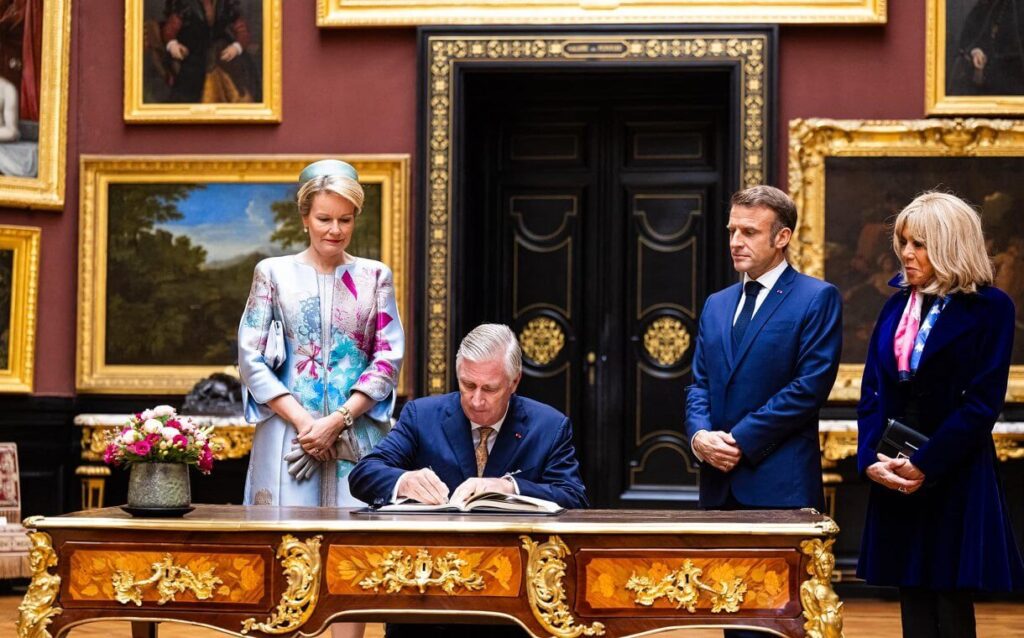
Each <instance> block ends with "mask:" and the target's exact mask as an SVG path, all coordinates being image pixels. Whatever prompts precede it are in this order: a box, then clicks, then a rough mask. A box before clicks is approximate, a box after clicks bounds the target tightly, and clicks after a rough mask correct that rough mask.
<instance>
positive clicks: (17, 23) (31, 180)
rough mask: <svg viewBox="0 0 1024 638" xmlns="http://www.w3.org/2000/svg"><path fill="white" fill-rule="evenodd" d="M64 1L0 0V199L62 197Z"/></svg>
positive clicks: (36, 203) (20, 201) (44, 203)
mask: <svg viewBox="0 0 1024 638" xmlns="http://www.w3.org/2000/svg"><path fill="white" fill-rule="evenodd" d="M69 5H70V3H69V2H58V1H56V0H0V204H2V205H8V206H29V207H34V208H60V207H61V206H62V205H63V204H64V162H65V148H66V146H65V144H66V140H65V121H66V120H65V118H66V114H67V91H66V90H65V88H64V87H66V86H67V76H68V49H69V46H68V41H69V38H70V16H71V9H70V6H69Z"/></svg>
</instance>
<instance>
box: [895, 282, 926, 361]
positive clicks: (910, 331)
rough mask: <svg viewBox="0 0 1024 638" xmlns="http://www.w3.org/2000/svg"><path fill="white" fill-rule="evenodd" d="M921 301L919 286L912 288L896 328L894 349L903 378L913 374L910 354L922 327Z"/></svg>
mask: <svg viewBox="0 0 1024 638" xmlns="http://www.w3.org/2000/svg"><path fill="white" fill-rule="evenodd" d="M921 302H922V295H921V293H920V292H918V290H917V288H911V289H910V299H908V300H907V305H906V307H904V308H903V316H901V317H900V325H899V326H898V327H897V328H896V339H895V341H894V342H893V346H894V348H893V349H894V351H895V353H896V369H897V370H898V371H899V373H900V377H901V378H909V377H910V375H911V370H910V356H911V355H912V354H913V353H914V345H915V343H916V342H917V332H918V330H920V328H921Z"/></svg>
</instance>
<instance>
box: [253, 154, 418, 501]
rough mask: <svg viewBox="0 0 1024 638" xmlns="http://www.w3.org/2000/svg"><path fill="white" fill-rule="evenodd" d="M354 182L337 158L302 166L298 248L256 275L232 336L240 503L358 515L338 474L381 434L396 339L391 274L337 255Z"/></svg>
mask: <svg viewBox="0 0 1024 638" xmlns="http://www.w3.org/2000/svg"><path fill="white" fill-rule="evenodd" d="M357 179H358V178H357V175H356V171H355V169H354V168H352V166H351V165H349V164H347V163H345V162H341V161H338V160H322V161H320V162H316V163H314V164H311V165H310V166H308V167H306V169H305V170H303V172H302V175H301V176H300V177H299V181H300V183H302V187H301V188H300V189H299V193H298V198H297V199H298V205H299V212H300V213H301V215H302V223H303V225H304V226H305V229H306V232H307V233H308V234H309V248H307V249H306V250H304V251H302V252H301V253H299V254H297V255H288V256H284V257H272V258H269V259H264V260H263V261H261V262H260V263H259V264H257V265H256V272H255V274H254V275H253V282H252V290H251V292H250V293H249V300H248V303H247V304H246V306H245V313H244V314H243V315H242V320H241V323H240V324H239V327H238V367H239V371H240V373H241V377H242V383H243V386H244V389H245V414H246V418H247V419H248V420H249V421H250V422H252V423H256V435H255V437H254V439H253V445H252V454H251V456H250V459H249V472H248V475H247V476H246V482H245V501H244V502H245V503H246V504H247V505H252V504H266V505H305V506H317V505H326V506H358V505H360V503H359V502H358V501H356V500H355V499H354V498H353V497H352V496H351V494H350V493H349V491H348V479H347V476H348V473H349V471H351V469H352V467H353V465H354V464H355V462H356V461H358V460H359V458H360V457H361V456H362V455H363V454H365V453H367V452H369V451H370V449H371V448H372V447H373V446H374V445H376V443H377V441H379V440H380V439H381V438H382V437H383V436H384V435H385V434H386V433H387V428H388V424H389V423H390V417H391V409H392V407H393V406H394V396H395V384H396V383H397V381H398V372H399V368H400V366H401V363H402V355H403V351H404V345H405V336H404V333H403V332H402V324H401V322H400V320H399V317H398V307H397V304H396V303H395V290H394V283H393V280H392V275H391V270H390V269H389V268H388V267H387V266H385V265H384V264H382V263H380V262H379V261H374V260H371V259H363V258H360V257H353V256H352V255H349V254H348V253H347V252H345V249H346V248H347V247H348V244H349V241H350V240H351V238H352V233H353V231H354V230H355V222H356V217H357V216H358V214H359V211H360V208H361V207H362V203H363V189H362V187H361V186H360V185H359V182H358V181H357ZM278 322H280V323H278ZM281 333H283V340H282V339H281V337H280V336H279V335H280V334H281ZM281 351H283V352H281ZM279 352H280V354H278V353H279ZM282 357H283V359H282ZM276 360H280V363H279V365H277V366H276V368H274V367H272V366H273V365H274V364H275V363H277V361H276Z"/></svg>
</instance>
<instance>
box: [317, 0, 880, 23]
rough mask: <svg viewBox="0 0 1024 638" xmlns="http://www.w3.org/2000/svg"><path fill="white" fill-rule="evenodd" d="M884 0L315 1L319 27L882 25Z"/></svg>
mask: <svg viewBox="0 0 1024 638" xmlns="http://www.w3.org/2000/svg"><path fill="white" fill-rule="evenodd" d="M886 2H887V0H825V1H821V0H817V1H815V2H792V1H789V0H687V2H658V1H657V0H502V2H486V1H485V0H413V1H406V2H393V1H390V0H317V3H316V24H317V26H319V27H359V26H364V27H365V26H370V27H379V26H388V25H404V26H416V25H423V24H548V25H551V24H609V23H612V24H627V23H638V24H680V23H689V24H696V23H701V22H710V23H727V22H742V23H746V24H756V23H765V24H771V23H799V24H808V23H825V24H843V25H846V24H884V23H885V21H886Z"/></svg>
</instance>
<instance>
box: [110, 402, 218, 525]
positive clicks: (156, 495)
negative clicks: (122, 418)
mask: <svg viewBox="0 0 1024 638" xmlns="http://www.w3.org/2000/svg"><path fill="white" fill-rule="evenodd" d="M212 431H213V426H212V425H209V426H207V427H202V428H201V427H199V426H197V425H196V424H195V423H193V422H192V420H191V419H189V418H188V417H181V416H178V414H177V413H176V412H175V410H174V408H172V407H171V406H169V405H158V406H156V407H155V408H152V409H149V410H143V411H142V412H140V413H137V414H134V415H132V417H131V418H130V419H128V422H127V423H125V424H124V427H122V428H121V429H120V431H117V432H115V433H114V434H113V436H112V438H111V440H110V442H109V443H108V445H107V449H106V451H105V452H104V453H103V461H104V462H105V463H107V464H108V465H111V466H114V467H121V466H129V467H130V468H131V476H130V478H129V480H128V506H127V507H126V508H124V509H125V510H126V511H128V512H129V513H130V514H132V515H148V516H154V515H177V516H180V515H182V514H184V513H186V512H189V511H191V510H192V507H191V500H192V497H191V491H190V488H189V482H188V466H189V465H195V466H196V467H198V469H199V471H200V472H202V473H203V474H209V473H210V470H212V469H213V449H212V448H211V445H210V435H211V433H212Z"/></svg>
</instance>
